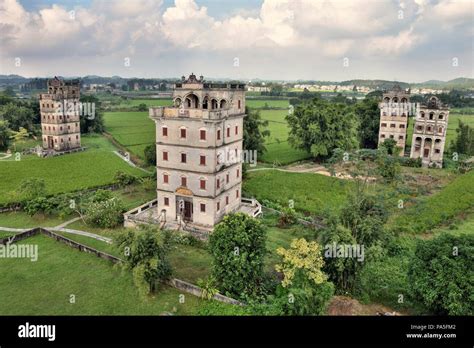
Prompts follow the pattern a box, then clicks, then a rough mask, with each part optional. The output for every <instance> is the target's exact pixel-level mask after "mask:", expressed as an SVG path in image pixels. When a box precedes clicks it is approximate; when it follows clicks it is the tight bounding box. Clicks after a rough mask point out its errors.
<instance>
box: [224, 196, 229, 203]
mask: <svg viewBox="0 0 474 348" xmlns="http://www.w3.org/2000/svg"><path fill="white" fill-rule="evenodd" d="M225 205H229V196H226V198H225Z"/></svg>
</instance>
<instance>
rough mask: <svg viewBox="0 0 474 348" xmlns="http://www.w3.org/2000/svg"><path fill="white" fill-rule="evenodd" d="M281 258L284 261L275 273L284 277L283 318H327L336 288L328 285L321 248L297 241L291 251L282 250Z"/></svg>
mask: <svg viewBox="0 0 474 348" xmlns="http://www.w3.org/2000/svg"><path fill="white" fill-rule="evenodd" d="M277 254H278V255H280V256H281V258H282V260H281V262H280V263H279V264H277V265H276V266H275V269H276V270H277V271H278V272H281V273H283V280H282V282H281V286H280V287H279V288H278V289H277V297H278V298H279V301H278V302H279V303H280V304H281V307H282V308H281V309H282V312H283V314H287V315H295V314H296V315H321V314H324V313H325V312H326V309H327V306H328V304H329V301H330V299H331V297H332V295H333V294H334V285H333V284H332V283H329V282H327V276H326V274H324V273H323V272H322V270H321V268H322V267H323V266H324V260H323V258H322V256H321V247H320V246H319V244H318V243H316V242H307V241H306V240H305V239H304V238H301V239H293V240H292V242H291V245H290V248H289V249H284V248H278V249H277Z"/></svg>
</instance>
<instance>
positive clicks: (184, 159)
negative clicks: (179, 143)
mask: <svg viewBox="0 0 474 348" xmlns="http://www.w3.org/2000/svg"><path fill="white" fill-rule="evenodd" d="M181 163H186V154H185V153H182V154H181Z"/></svg>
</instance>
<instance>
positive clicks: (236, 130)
mask: <svg viewBox="0 0 474 348" xmlns="http://www.w3.org/2000/svg"><path fill="white" fill-rule="evenodd" d="M237 134H239V126H235V135H237Z"/></svg>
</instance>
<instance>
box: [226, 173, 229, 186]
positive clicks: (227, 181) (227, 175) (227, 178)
mask: <svg viewBox="0 0 474 348" xmlns="http://www.w3.org/2000/svg"><path fill="white" fill-rule="evenodd" d="M225 182H226V183H227V184H228V183H229V173H227V174H226V175H225Z"/></svg>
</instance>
